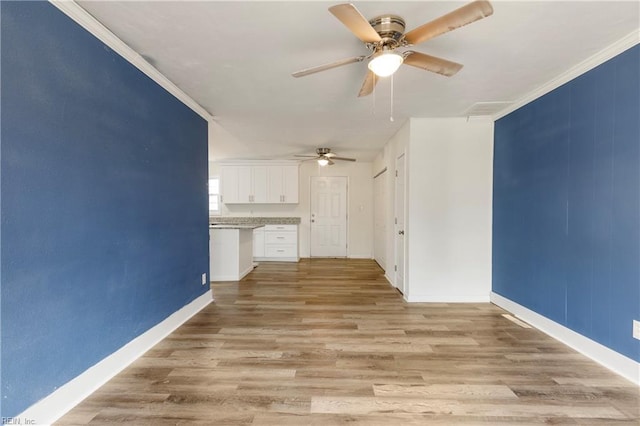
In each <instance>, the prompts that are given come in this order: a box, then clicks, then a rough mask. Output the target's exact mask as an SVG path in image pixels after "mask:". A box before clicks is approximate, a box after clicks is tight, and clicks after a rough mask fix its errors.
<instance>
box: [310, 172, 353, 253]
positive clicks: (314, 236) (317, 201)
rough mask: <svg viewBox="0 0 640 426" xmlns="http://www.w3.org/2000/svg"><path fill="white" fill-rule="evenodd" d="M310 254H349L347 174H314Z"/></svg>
mask: <svg viewBox="0 0 640 426" xmlns="http://www.w3.org/2000/svg"><path fill="white" fill-rule="evenodd" d="M310 255H311V257H346V256H347V178H346V177H336V176H326V177H320V176H312V177H311V247H310Z"/></svg>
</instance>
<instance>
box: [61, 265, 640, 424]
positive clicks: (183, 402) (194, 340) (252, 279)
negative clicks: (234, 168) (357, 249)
mask: <svg viewBox="0 0 640 426" xmlns="http://www.w3.org/2000/svg"><path fill="white" fill-rule="evenodd" d="M213 291H214V295H215V299H216V301H215V303H213V304H211V305H209V306H208V307H207V308H205V309H204V310H203V311H201V312H200V313H199V314H197V315H196V316H195V317H193V318H192V319H191V320H190V321H189V322H187V323H186V324H184V325H183V326H182V327H180V328H179V329H178V330H177V331H176V332H174V333H173V334H171V335H170V336H169V337H167V338H166V339H165V340H163V341H162V342H161V343H159V344H158V345H157V346H155V347H154V348H153V349H151V350H150V351H149V352H147V353H146V354H145V355H144V356H143V357H142V358H140V359H139V360H137V361H136V362H135V363H133V364H132V365H131V366H130V367H128V368H127V369H125V370H124V371H123V372H122V373H121V374H119V375H117V376H116V377H115V378H113V379H112V380H111V381H109V382H108V383H107V384H106V385H105V386H103V387H102V388H101V389H100V390H98V391H97V392H96V393H94V394H93V395H92V396H90V397H89V398H87V399H86V400H85V401H84V402H83V403H81V404H80V405H79V406H77V407H76V408H75V409H73V410H72V411H71V412H69V413H68V414H67V415H66V416H65V417H63V418H62V419H61V420H60V422H59V423H58V424H60V425H72V424H91V425H93V424H106V423H128V424H132V425H175V424H201V425H226V424H231V425H235V424H238V425H240V424H251V425H319V426H328V425H343V424H362V425H384V426H390V425H399V424H402V425H405V424H407V425H408V424H417V425H418V424H419V425H459V424H465V425H472V424H485V425H486V424H494V425H495V424H499V425H503V424H512V425H527V424H535V425H540V424H563V425H565V424H566V425H574V424H585V425H613V424H616V425H617V424H628V425H636V426H637V425H638V424H640V394H639V389H638V387H636V386H635V385H633V384H632V383H630V382H628V381H626V380H625V379H622V378H620V377H618V376H616V375H615V374H613V373H611V372H610V371H608V370H606V369H605V368H603V367H601V366H599V365H597V364H596V363H594V362H592V361H590V360H589V359H587V358H585V357H584V356H582V355H580V354H578V353H576V352H575V351H573V350H571V349H569V348H568V347H566V346H565V345H563V344H562V343H559V342H557V341H555V340H553V339H552V338H550V337H548V336H546V335H545V334H543V333H541V332H540V331H537V330H535V329H532V328H530V329H527V328H522V327H520V326H519V325H517V324H514V323H513V322H511V321H509V320H507V319H506V318H504V317H503V316H502V314H504V313H505V311H503V310H502V309H500V308H498V307H496V306H494V305H491V304H488V303H487V304H407V303H404V302H403V300H402V298H401V297H400V295H399V294H398V293H397V292H396V291H395V290H394V289H393V288H392V287H391V286H390V285H389V284H388V283H387V281H386V280H385V279H384V277H383V275H382V270H381V269H380V268H379V267H378V266H377V265H376V264H375V262H373V261H369V260H336V259H333V260H329V259H326V260H325V259H319V260H315V259H314V260H303V261H301V262H300V263H299V264H285V263H262V264H261V265H260V266H259V267H258V268H256V269H255V270H254V271H253V272H252V273H251V274H249V275H248V276H247V277H245V279H244V280H242V281H241V282H232V283H220V284H214V285H213Z"/></svg>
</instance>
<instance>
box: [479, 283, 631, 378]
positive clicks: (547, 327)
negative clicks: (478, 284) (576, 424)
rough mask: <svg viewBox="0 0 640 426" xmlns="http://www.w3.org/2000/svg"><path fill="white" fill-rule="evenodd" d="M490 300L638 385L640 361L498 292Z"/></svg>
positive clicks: (492, 294)
mask: <svg viewBox="0 0 640 426" xmlns="http://www.w3.org/2000/svg"><path fill="white" fill-rule="evenodd" d="M491 302H492V303H494V304H496V305H498V306H500V307H501V308H503V309H506V310H507V311H509V312H511V313H513V314H515V315H516V316H517V317H519V318H521V319H522V320H524V321H526V322H528V323H529V324H531V325H532V326H534V327H535V328H537V329H538V330H540V331H542V332H544V333H546V334H548V335H549V336H551V337H553V338H554V339H556V340H559V341H560V342H562V343H564V344H565V345H567V346H569V347H571V348H573V349H575V350H576V351H578V352H580V353H581V354H583V355H585V356H587V357H589V358H591V359H592V360H594V361H595V362H597V363H598V364H601V365H602V366H604V367H606V368H608V369H609V370H611V371H613V372H614V373H616V374H618V375H620V376H622V377H624V378H625V379H627V380H630V381H631V382H633V383H635V384H636V385H638V386H640V363H638V362H636V361H634V360H632V359H631V358H627V357H626V356H624V355H622V354H620V353H618V352H616V351H614V350H612V349H609V348H607V347H606V346H604V345H601V344H600V343H598V342H595V341H593V340H591V339H589V338H588V337H585V336H583V335H582V334H579V333H576V332H575V331H573V330H571V329H569V328H567V327H565V326H563V325H561V324H558V323H557V322H555V321H552V320H550V319H549V318H547V317H544V316H542V315H540V314H538V313H536V312H534V311H532V310H530V309H528V308H525V307H524V306H522V305H519V304H518V303H516V302H514V301H512V300H509V299H507V298H506V297H503V296H500V295H499V294H496V293H493V292H492V293H491Z"/></svg>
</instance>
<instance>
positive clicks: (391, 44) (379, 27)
mask: <svg viewBox="0 0 640 426" xmlns="http://www.w3.org/2000/svg"><path fill="white" fill-rule="evenodd" d="M369 24H370V25H371V26H372V27H373V29H374V30H375V31H376V32H377V33H378V34H379V35H380V37H381V38H382V43H380V44H379V46H384V47H388V48H391V49H395V48H396V47H398V46H399V45H400V39H401V38H402V36H403V35H404V29H405V22H404V19H402V18H401V17H400V16H398V15H380V16H377V17H375V18H373V19H371V20H370V21H369Z"/></svg>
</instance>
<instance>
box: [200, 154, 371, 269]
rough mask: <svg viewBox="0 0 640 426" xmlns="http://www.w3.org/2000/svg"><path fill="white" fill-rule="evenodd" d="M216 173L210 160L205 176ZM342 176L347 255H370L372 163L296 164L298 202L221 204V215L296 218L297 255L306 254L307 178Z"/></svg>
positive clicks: (308, 194)
mask: <svg viewBox="0 0 640 426" xmlns="http://www.w3.org/2000/svg"><path fill="white" fill-rule="evenodd" d="M218 174H219V167H218V165H217V164H216V163H210V165H209V175H210V176H216V175H218ZM311 176H346V177H347V178H348V182H349V183H348V201H347V202H348V205H349V206H348V207H349V220H348V225H347V226H348V228H349V229H348V233H349V239H348V245H349V246H348V250H347V253H348V257H351V258H366V259H371V258H372V257H373V235H372V230H373V174H372V163H368V162H365V163H362V162H356V163H351V162H342V161H336V163H335V164H334V165H333V166H328V167H320V166H318V164H317V163H316V162H315V161H306V162H304V163H302V164H301V166H300V182H299V186H300V189H299V203H298V204H229V205H226V204H223V205H222V210H221V215H222V216H266V217H273V216H287V217H289V216H293V217H300V219H301V223H300V228H299V233H300V234H299V238H300V240H299V243H300V257H309V236H310V228H309V220H310V212H309V209H310V187H311V185H310V177H311Z"/></svg>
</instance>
